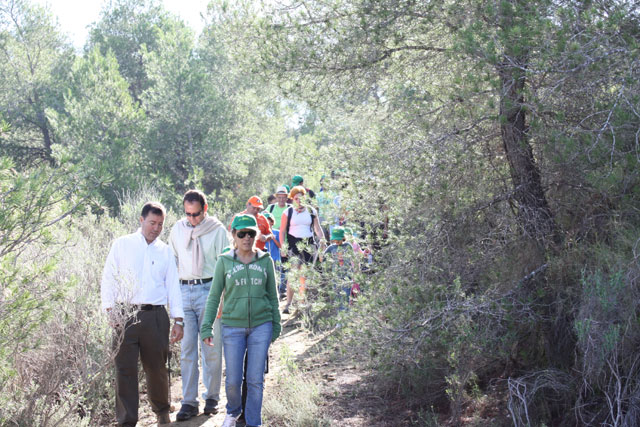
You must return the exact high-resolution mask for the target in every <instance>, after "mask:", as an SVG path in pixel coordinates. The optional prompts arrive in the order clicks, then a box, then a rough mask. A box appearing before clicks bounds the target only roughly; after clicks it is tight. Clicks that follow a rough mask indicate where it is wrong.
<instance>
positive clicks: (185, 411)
mask: <svg viewBox="0 0 640 427" xmlns="http://www.w3.org/2000/svg"><path fill="white" fill-rule="evenodd" d="M197 416H198V407H197V406H193V405H189V404H188V403H183V404H182V407H181V408H180V411H178V415H176V421H187V420H188V419H190V418H191V417H197Z"/></svg>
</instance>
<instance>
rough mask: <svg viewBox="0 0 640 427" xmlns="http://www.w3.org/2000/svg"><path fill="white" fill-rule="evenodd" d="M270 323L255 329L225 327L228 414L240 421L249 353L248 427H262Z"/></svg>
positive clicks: (246, 408) (246, 409)
mask: <svg viewBox="0 0 640 427" xmlns="http://www.w3.org/2000/svg"><path fill="white" fill-rule="evenodd" d="M272 329H273V325H272V324H271V322H266V323H263V324H261V325H259V326H256V327H254V328H236V327H232V326H227V325H222V340H223V342H224V361H225V365H226V383H225V390H226V392H227V414H230V415H233V416H234V417H237V416H239V415H240V412H241V411H242V374H243V370H244V354H245V351H246V353H247V373H246V377H247V403H246V406H245V411H244V417H245V420H246V421H247V425H250V426H259V425H262V390H263V387H264V385H263V381H264V368H265V361H266V360H267V353H268V351H269V344H271V331H272Z"/></svg>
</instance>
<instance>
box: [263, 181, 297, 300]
mask: <svg viewBox="0 0 640 427" xmlns="http://www.w3.org/2000/svg"><path fill="white" fill-rule="evenodd" d="M275 195H276V200H277V202H276V203H273V204H271V205H269V206H267V208H266V209H265V214H266V212H269V213H271V214H272V215H273V221H274V223H273V224H271V230H272V232H273V235H274V237H275V239H277V240H278V245H279V246H281V245H280V244H279V240H280V231H278V233H277V235H276V230H280V219H281V218H282V213H283V212H284V211H285V210H287V209H288V208H289V207H291V204H289V203H287V200H288V199H289V190H287V187H285V186H284V185H281V186H280V187H278V188H277V189H276V194H275ZM286 255H287V254H286V253H284V251H281V252H280V262H277V263H276V274H279V275H280V282H279V285H278V294H279V295H280V299H282V297H283V296H284V295H285V294H286V293H287V274H286V273H287V270H286V269H285V268H284V264H285V263H286V262H287V261H288V260H289V259H288V258H287V256H286ZM272 258H273V254H272ZM273 259H274V261H275V258H273Z"/></svg>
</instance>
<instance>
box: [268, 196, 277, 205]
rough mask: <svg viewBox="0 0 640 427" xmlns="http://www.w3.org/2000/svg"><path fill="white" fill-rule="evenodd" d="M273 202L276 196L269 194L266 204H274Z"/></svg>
mask: <svg viewBox="0 0 640 427" xmlns="http://www.w3.org/2000/svg"><path fill="white" fill-rule="evenodd" d="M274 200H276V196H275V195H273V194H269V197H267V204H268V205H270V204H271V203H273V202H274Z"/></svg>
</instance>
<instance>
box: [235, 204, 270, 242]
mask: <svg viewBox="0 0 640 427" xmlns="http://www.w3.org/2000/svg"><path fill="white" fill-rule="evenodd" d="M263 208H264V205H263V204H262V199H260V197H258V196H252V197H250V198H249V200H248V201H247V208H246V209H245V210H243V211H242V212H240V213H239V214H236V215H234V217H233V218H232V220H231V224H233V220H234V219H235V217H236V216H238V215H244V214H248V215H253V216H254V217H255V218H256V221H257V222H258V228H259V230H260V233H259V234H258V237H257V238H256V247H257V248H258V249H260V250H261V251H264V250H265V245H266V243H267V241H269V240H271V239H273V234H272V233H271V226H270V225H269V222H268V221H267V219H266V218H265V217H264V215H262V214H261V213H260V212H261V211H262V209H263ZM231 224H229V231H231V228H232V225H231Z"/></svg>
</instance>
